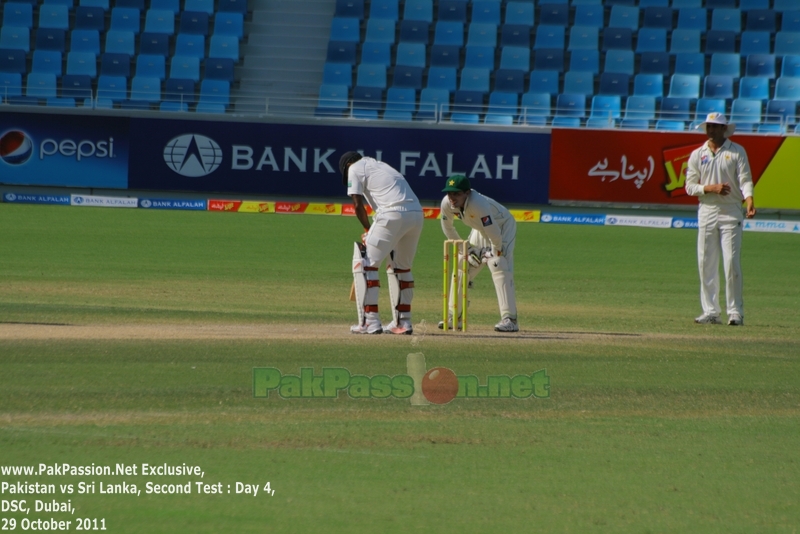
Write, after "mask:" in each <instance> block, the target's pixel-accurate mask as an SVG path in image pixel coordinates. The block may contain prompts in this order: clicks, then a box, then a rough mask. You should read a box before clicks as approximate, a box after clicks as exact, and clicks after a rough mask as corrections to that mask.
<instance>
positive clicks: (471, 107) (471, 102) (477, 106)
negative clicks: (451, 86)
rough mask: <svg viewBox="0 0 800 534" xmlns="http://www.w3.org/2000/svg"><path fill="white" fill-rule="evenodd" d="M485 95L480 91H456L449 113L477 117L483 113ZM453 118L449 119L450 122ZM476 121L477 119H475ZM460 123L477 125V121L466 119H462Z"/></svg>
mask: <svg viewBox="0 0 800 534" xmlns="http://www.w3.org/2000/svg"><path fill="white" fill-rule="evenodd" d="M484 97H485V94H484V93H482V92H480V91H465V90H458V91H456V93H455V95H454V96H453V106H452V108H451V111H452V113H453V115H455V114H457V113H458V114H469V115H475V116H477V115H478V114H479V113H482V112H483V102H484ZM452 119H453V117H451V120H452ZM476 119H477V117H476ZM460 122H471V123H477V120H471V119H469V118H467V117H462V121H460Z"/></svg>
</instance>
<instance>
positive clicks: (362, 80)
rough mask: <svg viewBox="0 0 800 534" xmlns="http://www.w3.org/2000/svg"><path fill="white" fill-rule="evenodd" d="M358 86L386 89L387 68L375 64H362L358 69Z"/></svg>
mask: <svg viewBox="0 0 800 534" xmlns="http://www.w3.org/2000/svg"><path fill="white" fill-rule="evenodd" d="M356 85H360V86H361V87H377V88H379V89H386V67H385V66H384V65H379V64H373V63H361V64H360V65H358V66H357V67H356Z"/></svg>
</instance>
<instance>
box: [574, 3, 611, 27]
mask: <svg viewBox="0 0 800 534" xmlns="http://www.w3.org/2000/svg"><path fill="white" fill-rule="evenodd" d="M604 16H605V13H604V11H603V6H602V5H601V4H598V5H577V6H575V18H574V21H573V24H574V25H575V26H590V27H593V28H603V27H604V25H605V22H604Z"/></svg>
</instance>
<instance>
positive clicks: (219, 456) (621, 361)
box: [0, 204, 800, 533]
mask: <svg viewBox="0 0 800 534" xmlns="http://www.w3.org/2000/svg"><path fill="white" fill-rule="evenodd" d="M518 228H519V230H518V235H517V240H518V242H517V247H516V252H515V256H516V258H515V268H516V273H515V276H516V287H517V300H518V304H519V311H520V325H521V329H522V331H521V332H520V333H519V334H518V335H506V336H501V335H499V334H495V333H494V332H493V331H492V326H493V325H494V323H495V322H497V319H498V316H497V311H496V309H497V303H496V299H495V297H494V289H493V286H492V284H491V277H490V275H489V274H488V272H484V273H481V275H480V276H479V277H478V279H477V281H476V287H475V289H474V290H473V291H472V292H471V296H470V300H471V307H470V331H469V332H467V333H466V334H449V335H445V334H443V333H441V332H440V331H438V330H436V328H435V326H434V325H435V323H436V321H437V320H438V319H439V315H440V313H441V311H440V310H441V303H440V293H441V268H442V257H441V248H442V239H443V236H442V233H441V231H440V229H439V223H438V221H426V223H425V230H424V232H423V237H422V240H421V242H420V247H419V252H418V255H417V259H416V263H415V266H414V267H415V269H414V275H415V282H416V290H415V298H414V313H415V316H414V322H415V335H414V336H410V337H409V336H399V337H395V336H388V335H384V336H351V335H348V334H347V330H348V327H349V325H350V324H351V323H352V322H353V321H354V319H355V310H354V309H353V305H352V303H350V302H349V301H348V293H349V288H350V282H351V280H352V276H351V274H350V272H349V271H350V261H351V257H352V242H353V240H354V239H357V238H358V237H359V235H360V230H361V229H360V226H359V225H358V223H357V221H355V219H354V218H347V217H326V216H300V215H258V214H252V215H246V214H228V213H207V212H174V211H156V210H121V209H119V210H112V209H102V208H82V209H79V208H67V207H49V206H25V205H13V204H0V466H12V465H35V466H38V465H39V464H40V463H44V464H55V463H58V464H61V463H69V464H72V465H91V464H93V463H94V464H95V465H111V466H115V465H116V464H117V463H124V464H126V465H132V464H136V465H137V466H140V465H141V464H143V463H148V464H151V465H163V464H164V463H166V464H169V465H182V464H187V465H192V466H194V465H197V466H200V467H201V469H202V471H203V473H204V475H203V477H202V478H201V477H199V476H194V475H181V476H172V477H170V476H143V475H141V473H139V474H138V475H137V476H133V475H128V476H102V475H101V476H80V475H78V476H66V475H61V476H58V475H54V476H45V475H43V476H23V475H18V476H12V475H6V476H0V482H9V483H12V482H17V481H27V482H30V483H35V482H38V483H46V484H51V483H52V484H55V485H56V488H57V495H55V496H52V495H44V496H37V495H30V494H28V495H12V494H10V493H9V492H8V491H6V492H5V493H3V494H2V495H0V499H2V500H5V501H11V500H15V499H20V498H22V499H26V501H27V505H28V506H31V507H33V503H34V501H35V499H39V500H42V501H45V502H51V501H52V500H53V499H56V500H57V501H67V500H70V501H71V503H72V506H73V507H74V508H75V509H76V512H75V514H74V515H72V514H65V513H58V512H56V513H47V512H39V513H37V512H35V511H34V510H31V512H30V514H27V515H26V514H22V513H19V512H13V513H12V512H0V520H2V521H10V520H11V519H13V520H15V521H16V525H17V528H16V530H17V531H21V530H22V528H21V526H22V521H23V519H28V520H31V519H36V518H41V519H46V518H48V517H53V518H55V519H56V520H70V521H73V525H72V529H71V530H75V528H76V527H75V524H74V521H75V520H76V519H77V518H79V517H84V518H98V520H99V519H101V518H104V519H105V525H106V528H107V532H110V533H138V532H147V533H154V532H165V533H166V532H170V533H173V532H209V533H211V532H237V533H238V532H292V533H293V532H301V533H302V532H312V531H317V532H331V533H339V532H348V533H352V532H526V531H527V532H576V533H582V532H603V533H607V532H681V533H685V532H703V533H707V532H720V533H731V532H743V533H744V532H747V533H751V532H787V533H789V532H797V530H798V528H800V506H798V503H800V457H799V456H798V454H797V451H798V450H800V269H798V266H800V237H798V236H796V235H782V234H761V233H746V234H745V236H744V247H743V267H744V274H745V306H746V314H745V321H746V326H744V327H743V328H732V327H728V326H698V325H694V324H693V323H692V318H693V317H694V316H696V315H698V314H699V313H700V309H699V296H698V292H699V281H698V278H697V267H696V259H695V246H696V245H695V240H696V232H694V231H691V230H656V229H643V228H622V227H582V226H561V225H544V224H520V225H519V227H518ZM461 229H462V235H466V232H465V231H464V230H463V227H462V228H461ZM380 303H381V305H382V310H383V312H382V315H383V318H384V320H385V321H386V322H388V319H389V314H388V306H387V303H388V292H387V291H386V285H385V284H384V286H383V288H382V290H381V301H380ZM419 352H421V353H423V354H424V355H425V358H426V361H427V365H428V368H432V367H435V366H442V367H447V368H450V369H452V370H453V371H454V372H455V373H456V374H458V375H475V376H477V377H478V378H479V380H480V381H481V382H483V381H485V379H486V377H488V376H489V375H508V376H513V375H519V374H531V373H533V372H535V371H538V370H541V369H546V372H547V375H548V376H549V378H550V397H549V398H527V399H460V398H457V399H455V400H453V401H452V402H451V403H449V404H447V405H442V406H436V405H430V406H418V407H412V406H411V405H410V403H409V402H408V400H400V399H383V400H381V399H366V400H364V399H361V400H356V399H351V398H349V397H347V396H346V395H342V396H340V397H339V398H338V399H305V400H286V399H281V398H280V397H278V396H277V395H275V393H274V392H273V393H272V394H271V395H270V397H269V398H267V399H264V398H254V397H253V371H252V370H253V368H254V367H275V368H278V369H280V370H281V371H282V372H283V373H284V374H299V373H300V369H301V368H304V367H305V368H313V369H314V372H315V373H316V374H321V372H322V369H323V368H326V367H344V368H347V369H348V370H349V371H350V372H351V373H352V374H361V375H368V376H374V375H390V376H393V375H398V374H405V373H406V356H407V355H408V354H409V353H419ZM37 468H38V467H37ZM81 482H82V483H87V484H88V483H91V482H94V483H95V489H96V493H95V494H79V493H78V490H77V488H78V484H79V483H81ZM101 482H102V483H103V484H122V483H123V482H124V483H127V484H136V485H137V488H138V489H141V490H142V492H141V495H140V496H131V495H124V494H111V495H109V494H99V485H100V483H101ZM147 482H153V483H157V484H181V485H185V484H186V483H187V482H189V483H191V484H192V486H191V487H192V490H193V493H192V494H190V495H155V494H150V495H147V494H146V492H145V484H146V483H147ZM195 482H202V483H206V484H210V485H213V484H217V483H222V488H223V494H222V495H215V494H198V493H196V486H195V485H194V483H195ZM236 482H242V483H248V484H258V485H259V488H261V490H260V491H259V493H258V494H257V495H256V496H252V495H246V494H238V495H237V494H236V492H235V488H236ZM267 482H269V483H270V486H269V487H270V489H271V490H274V494H273V495H265V492H264V490H263V487H264V485H265V484H266V483H267ZM60 484H64V485H69V484H71V485H73V490H74V493H72V494H68V493H67V494H62V493H61V490H60ZM228 485H230V487H231V493H227V486H228ZM6 524H7V523H6ZM2 526H3V525H0V527H2Z"/></svg>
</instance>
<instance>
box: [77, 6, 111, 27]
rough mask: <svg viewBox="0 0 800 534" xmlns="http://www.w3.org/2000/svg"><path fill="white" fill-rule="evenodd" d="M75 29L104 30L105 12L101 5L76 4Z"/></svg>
mask: <svg viewBox="0 0 800 534" xmlns="http://www.w3.org/2000/svg"><path fill="white" fill-rule="evenodd" d="M73 28H75V29H77V30H96V31H98V32H104V31H106V12H105V11H104V10H103V8H102V7H88V6H78V7H77V8H76V9H75V24H74V25H73Z"/></svg>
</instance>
